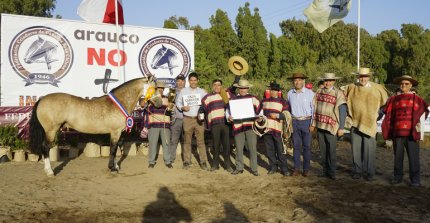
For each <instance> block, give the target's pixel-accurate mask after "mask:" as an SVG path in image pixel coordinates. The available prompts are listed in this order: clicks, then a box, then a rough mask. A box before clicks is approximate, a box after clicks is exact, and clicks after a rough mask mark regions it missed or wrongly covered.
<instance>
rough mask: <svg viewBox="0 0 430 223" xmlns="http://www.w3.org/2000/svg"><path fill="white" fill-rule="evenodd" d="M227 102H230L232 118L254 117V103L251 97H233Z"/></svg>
mask: <svg viewBox="0 0 430 223" xmlns="http://www.w3.org/2000/svg"><path fill="white" fill-rule="evenodd" d="M229 103H230V114H231V117H232V118H233V119H234V120H236V119H247V118H254V117H255V111H254V104H253V103H252V98H245V99H233V100H230V102H229Z"/></svg>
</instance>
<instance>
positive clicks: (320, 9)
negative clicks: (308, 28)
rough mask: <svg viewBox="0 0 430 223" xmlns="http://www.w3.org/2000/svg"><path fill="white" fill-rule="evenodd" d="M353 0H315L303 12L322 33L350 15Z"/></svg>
mask: <svg viewBox="0 0 430 223" xmlns="http://www.w3.org/2000/svg"><path fill="white" fill-rule="evenodd" d="M351 1H352V0H314V1H313V2H312V4H311V5H309V7H307V8H306V9H305V10H304V11H303V14H304V15H305V16H306V17H307V18H308V21H309V22H310V23H311V24H312V25H313V26H314V28H315V29H316V30H318V32H320V33H322V32H324V31H325V30H326V29H328V28H329V27H330V26H332V25H334V24H335V23H337V22H339V21H340V20H342V19H343V18H344V17H345V16H346V15H348V12H349V8H350V7H351Z"/></svg>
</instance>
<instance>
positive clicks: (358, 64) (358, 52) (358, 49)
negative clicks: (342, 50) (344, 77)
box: [357, 0, 360, 72]
mask: <svg viewBox="0 0 430 223" xmlns="http://www.w3.org/2000/svg"><path fill="white" fill-rule="evenodd" d="M357 2H358V7H357V8H358V27H357V72H358V70H359V69H360V0H357Z"/></svg>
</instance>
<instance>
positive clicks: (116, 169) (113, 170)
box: [110, 168, 119, 173]
mask: <svg viewBox="0 0 430 223" xmlns="http://www.w3.org/2000/svg"><path fill="white" fill-rule="evenodd" d="M110 172H111V173H114V172H116V173H118V172H119V169H118V168H110Z"/></svg>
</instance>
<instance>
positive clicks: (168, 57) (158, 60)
mask: <svg viewBox="0 0 430 223" xmlns="http://www.w3.org/2000/svg"><path fill="white" fill-rule="evenodd" d="M177 54H178V53H177V52H175V51H174V50H172V49H169V48H167V47H165V46H164V45H161V48H160V49H158V50H157V52H156V53H155V56H154V58H153V59H152V62H151V67H152V69H158V68H161V69H169V72H170V76H172V75H173V68H175V67H178V65H174V64H173V62H174V61H175V60H176V58H177V56H176V55H177ZM166 63H167V67H166V66H163V64H166Z"/></svg>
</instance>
